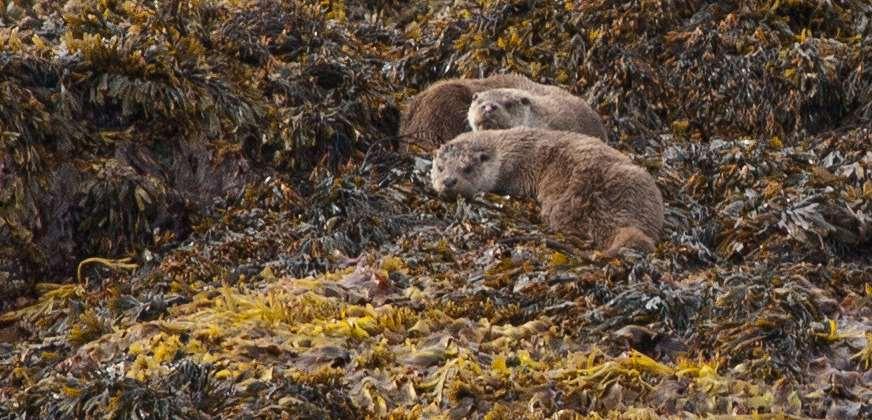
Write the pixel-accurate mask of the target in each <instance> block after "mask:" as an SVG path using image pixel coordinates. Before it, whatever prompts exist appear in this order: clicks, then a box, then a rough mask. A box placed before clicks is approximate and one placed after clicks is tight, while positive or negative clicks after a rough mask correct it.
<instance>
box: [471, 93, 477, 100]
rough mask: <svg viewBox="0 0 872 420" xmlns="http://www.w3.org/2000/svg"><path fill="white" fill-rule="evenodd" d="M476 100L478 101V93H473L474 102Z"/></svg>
mask: <svg viewBox="0 0 872 420" xmlns="http://www.w3.org/2000/svg"><path fill="white" fill-rule="evenodd" d="M476 99H478V93H473V94H472V100H473V101H474V100H476Z"/></svg>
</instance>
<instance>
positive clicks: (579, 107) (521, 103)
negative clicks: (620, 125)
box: [467, 88, 608, 140]
mask: <svg viewBox="0 0 872 420" xmlns="http://www.w3.org/2000/svg"><path fill="white" fill-rule="evenodd" d="M467 118H468V120H469V126H470V127H472V131H479V130H493V129H502V128H511V127H518V126H524V127H534V128H548V129H552V130H562V131H574V132H576V133H581V134H587V135H589V136H593V137H598V138H600V139H603V140H606V139H608V134H606V129H605V126H603V122H602V119H600V116H599V115H598V114H597V113H596V112H594V110H593V109H591V107H590V106H589V105H588V104H587V102H585V101H584V100H583V99H581V98H579V97H577V96H573V95H571V94H570V93H569V92H566V91H563V90H562V89H559V88H557V90H556V91H551V92H548V94H547V95H541V94H536V93H533V92H528V91H524V90H521V89H512V88H502V89H491V90H486V91H484V92H479V93H475V94H473V95H472V104H471V105H470V106H469V112H468V114H467Z"/></svg>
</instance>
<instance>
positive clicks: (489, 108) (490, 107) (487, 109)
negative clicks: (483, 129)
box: [478, 102, 497, 115]
mask: <svg viewBox="0 0 872 420" xmlns="http://www.w3.org/2000/svg"><path fill="white" fill-rule="evenodd" d="M478 109H479V110H480V111H481V113H482V114H484V115H489V114H492V113H493V112H494V111H496V110H497V106H496V105H495V104H494V103H493V102H485V103H483V104H481V105H479V107H478Z"/></svg>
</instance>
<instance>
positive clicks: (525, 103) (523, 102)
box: [521, 98, 530, 105]
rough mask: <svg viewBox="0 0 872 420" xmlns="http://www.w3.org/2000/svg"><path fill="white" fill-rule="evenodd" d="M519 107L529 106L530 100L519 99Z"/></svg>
mask: <svg viewBox="0 0 872 420" xmlns="http://www.w3.org/2000/svg"><path fill="white" fill-rule="evenodd" d="M521 105H530V98H521Z"/></svg>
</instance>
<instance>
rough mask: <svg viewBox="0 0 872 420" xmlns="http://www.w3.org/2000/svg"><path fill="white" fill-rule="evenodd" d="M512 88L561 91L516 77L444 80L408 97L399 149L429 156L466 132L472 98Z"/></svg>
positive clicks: (564, 92) (493, 76) (501, 76)
mask: <svg viewBox="0 0 872 420" xmlns="http://www.w3.org/2000/svg"><path fill="white" fill-rule="evenodd" d="M501 88H515V89H522V90H525V91H528V92H532V93H535V94H538V95H548V94H552V95H553V94H554V93H555V92H563V94H566V95H569V93H568V92H566V91H565V90H563V89H561V88H558V87H556V86H548V85H543V84H540V83H536V82H534V81H532V80H530V79H528V78H527V77H524V76H521V75H518V74H497V75H492V76H490V77H487V78H484V79H448V80H443V81H439V82H436V83H434V84H433V85H431V86H430V87H428V88H427V89H426V90H424V91H422V92H420V93H418V94H417V95H415V96H413V97H411V98H410V99H409V100H408V101H406V103H405V104H404V106H403V109H402V112H401V115H400V130H399V134H400V136H401V139H400V145H401V149H402V150H406V151H424V152H431V151H433V150H435V149H437V148H439V146H441V145H442V144H445V143H446V142H448V141H449V140H451V139H453V138H454V137H456V136H457V135H458V134H460V133H464V132H467V131H470V127H469V122H468V121H467V113H468V111H469V106H470V104H471V103H472V95H474V94H476V93H479V92H483V91H486V90H491V89H501Z"/></svg>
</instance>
